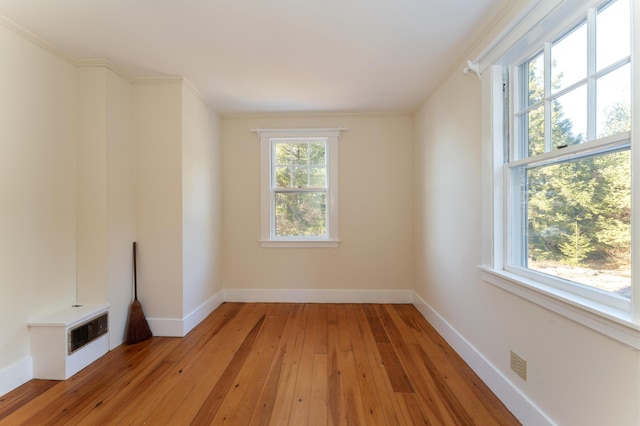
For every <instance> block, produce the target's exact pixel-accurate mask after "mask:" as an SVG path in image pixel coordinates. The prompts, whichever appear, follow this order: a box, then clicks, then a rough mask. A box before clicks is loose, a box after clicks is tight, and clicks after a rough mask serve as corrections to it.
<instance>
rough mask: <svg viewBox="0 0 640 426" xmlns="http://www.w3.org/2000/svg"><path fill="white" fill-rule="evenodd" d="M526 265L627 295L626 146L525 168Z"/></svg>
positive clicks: (628, 208)
mask: <svg viewBox="0 0 640 426" xmlns="http://www.w3.org/2000/svg"><path fill="white" fill-rule="evenodd" d="M526 179H527V185H526V188H527V227H528V230H527V231H528V234H527V260H528V265H527V267H528V268H530V269H533V270H536V271H540V272H543V273H545V274H549V275H553V276H558V277H561V278H565V279H567V280H571V281H575V282H578V283H581V284H585V285H588V286H591V287H596V288H600V289H603V290H606V291H609V292H614V293H618V294H620V295H623V296H625V297H630V285H631V278H630V277H631V275H630V271H631V256H630V253H631V197H630V193H631V192H630V191H631V162H630V153H629V150H626V151H621V152H615V153H608V154H601V155H598V156H593V157H587V158H582V159H579V160H575V161H571V162H566V163H561V164H554V165H550V166H545V167H539V168H535V169H529V170H527V173H526Z"/></svg>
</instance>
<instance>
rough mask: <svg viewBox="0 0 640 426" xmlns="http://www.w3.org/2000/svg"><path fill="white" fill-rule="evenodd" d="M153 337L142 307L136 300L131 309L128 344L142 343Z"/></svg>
mask: <svg viewBox="0 0 640 426" xmlns="http://www.w3.org/2000/svg"><path fill="white" fill-rule="evenodd" d="M151 336H153V334H151V329H150V328H149V324H148V323H147V319H146V318H145V317H144V312H142V305H141V304H140V302H138V299H134V301H133V303H132V304H131V307H130V309H129V330H128V331H127V344H129V345H131V344H133V343H138V342H142V341H143V340H147V339H148V338H150V337H151Z"/></svg>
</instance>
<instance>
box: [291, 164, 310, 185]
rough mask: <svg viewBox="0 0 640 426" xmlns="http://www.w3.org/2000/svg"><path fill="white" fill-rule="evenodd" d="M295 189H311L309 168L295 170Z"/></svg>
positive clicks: (295, 168)
mask: <svg viewBox="0 0 640 426" xmlns="http://www.w3.org/2000/svg"><path fill="white" fill-rule="evenodd" d="M293 187H294V188H308V187H309V169H308V168H307V167H300V166H298V167H294V168H293Z"/></svg>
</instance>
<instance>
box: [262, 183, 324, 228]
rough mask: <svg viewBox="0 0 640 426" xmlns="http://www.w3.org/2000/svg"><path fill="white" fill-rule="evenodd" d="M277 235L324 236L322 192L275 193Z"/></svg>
mask: <svg viewBox="0 0 640 426" xmlns="http://www.w3.org/2000/svg"><path fill="white" fill-rule="evenodd" d="M275 195H276V236H277V237H299V236H303V237H324V236H326V224H327V219H326V199H327V194H326V193H324V192H305V193H298V192H296V193H291V192H287V193H278V192H277V193H276V194H275Z"/></svg>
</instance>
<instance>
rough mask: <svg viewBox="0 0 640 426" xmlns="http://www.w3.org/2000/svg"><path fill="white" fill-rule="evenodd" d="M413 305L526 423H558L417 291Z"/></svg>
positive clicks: (514, 413) (515, 414)
mask: <svg viewBox="0 0 640 426" xmlns="http://www.w3.org/2000/svg"><path fill="white" fill-rule="evenodd" d="M413 305H414V306H415V307H416V309H417V310H418V311H420V313H421V314H422V316H424V317H425V318H426V320H427V321H428V322H429V324H431V325H432V326H433V328H435V329H436V331H437V332H438V333H439V334H440V335H441V336H442V337H443V338H444V339H445V340H446V341H447V343H448V344H449V345H451V347H452V348H453V349H454V350H455V351H456V352H457V353H458V355H460V356H461V357H462V359H464V361H465V362H466V363H467V364H468V365H469V366H470V367H471V369H472V370H473V371H474V372H475V373H476V374H477V375H478V376H479V377H480V379H482V381H483V382H484V383H485V384H486V385H487V386H488V387H489V389H491V390H492V391H493V393H495V394H496V396H497V397H498V398H499V399H500V400H501V401H502V402H503V403H504V405H506V407H507V408H508V409H509V410H510V411H511V412H512V413H513V415H514V416H516V417H517V418H518V420H520V422H521V423H522V424H523V425H555V422H554V421H553V420H551V419H550V418H549V417H548V416H547V415H546V414H545V413H544V412H543V411H542V410H541V409H540V408H539V407H538V406H536V405H535V404H534V403H533V402H532V401H531V400H530V399H529V398H528V397H527V396H526V395H525V394H524V393H522V391H521V390H520V389H518V387H517V386H515V385H514V384H513V383H512V382H511V381H510V380H509V379H508V378H507V377H506V376H505V375H503V374H502V373H501V372H500V370H498V369H497V368H496V367H495V366H494V365H493V364H491V362H489V360H488V359H487V358H485V357H484V355H482V353H481V352H480V351H478V350H477V349H476V348H475V347H474V346H473V345H472V344H471V343H469V341H468V340H467V339H465V338H464V336H462V335H461V334H460V333H458V331H457V330H456V329H455V328H453V327H452V326H451V324H449V323H448V322H447V321H446V320H445V319H444V318H443V317H442V316H440V314H438V312H436V311H435V310H434V309H433V308H432V307H431V306H429V304H428V303H427V302H425V301H424V300H423V299H422V298H421V297H420V296H418V295H417V294H415V293H414V294H413Z"/></svg>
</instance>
